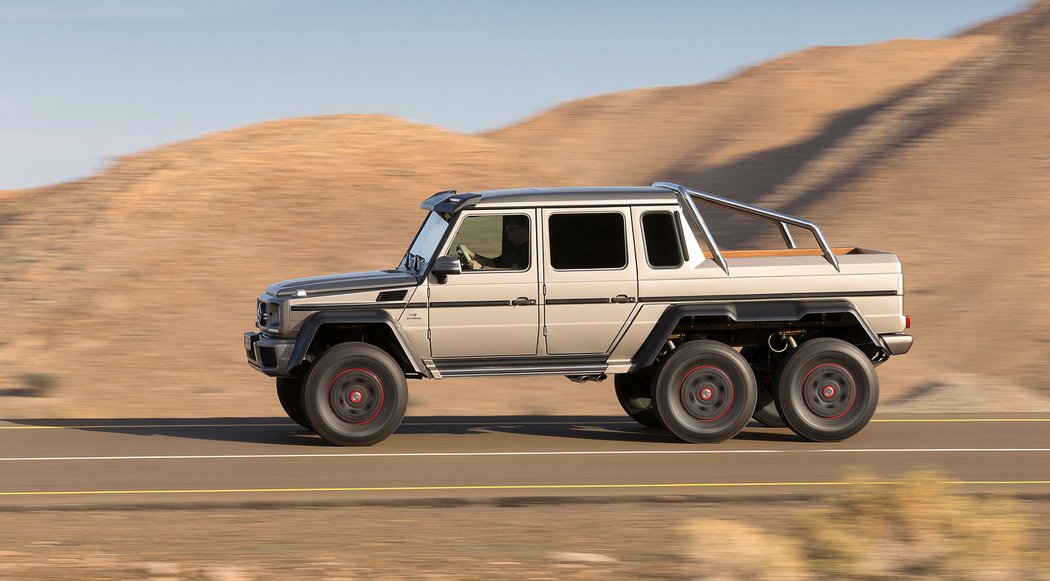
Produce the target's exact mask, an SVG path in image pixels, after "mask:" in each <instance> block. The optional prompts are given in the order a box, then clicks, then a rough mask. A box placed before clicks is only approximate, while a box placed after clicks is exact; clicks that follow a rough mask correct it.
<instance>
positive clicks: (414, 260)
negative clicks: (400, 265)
mask: <svg viewBox="0 0 1050 581" xmlns="http://www.w3.org/2000/svg"><path fill="white" fill-rule="evenodd" d="M405 267H406V268H408V269H409V270H412V271H415V272H419V270H420V269H422V268H423V257H422V256H420V255H418V254H412V253H411V252H409V253H408V258H407V259H406V260H405Z"/></svg>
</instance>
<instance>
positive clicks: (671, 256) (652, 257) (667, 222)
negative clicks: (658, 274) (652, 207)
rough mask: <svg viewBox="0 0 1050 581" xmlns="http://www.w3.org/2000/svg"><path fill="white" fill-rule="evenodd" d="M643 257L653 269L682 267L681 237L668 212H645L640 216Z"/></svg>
mask: <svg viewBox="0 0 1050 581" xmlns="http://www.w3.org/2000/svg"><path fill="white" fill-rule="evenodd" d="M642 234H643V235H644V236H645V257H646V259H647V260H648V261H649V266H651V267H653V268H678V267H679V266H682V263H683V260H682V237H681V236H680V235H679V230H678V221H677V220H675V219H674V216H673V215H672V214H671V213H670V212H647V213H645V214H643V215H642Z"/></svg>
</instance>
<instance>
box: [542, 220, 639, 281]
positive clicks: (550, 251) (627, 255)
mask: <svg viewBox="0 0 1050 581" xmlns="http://www.w3.org/2000/svg"><path fill="white" fill-rule="evenodd" d="M581 210H583V209H582V208H577V209H572V208H566V209H564V210H562V209H560V208H559V209H557V210H550V211H549V213H548V214H547V222H546V223H545V224H544V225H543V227H544V231H545V232H546V235H545V236H544V238H545V240H544V246H546V249H545V252H544V254H545V255H546V256H545V258H546V259H547V266H548V267H549V268H550V269H551V270H552V271H554V272H616V271H619V270H627V268H628V267H630V266H631V248H630V245H629V244H628V241H627V238H628V232H629V230H628V224H630V220H629V216H628V215H627V214H625V213H624V211H623V210H621V209H617V208H608V209H607V208H593V209H591V208H587V209H586V210H584V211H581ZM582 214H618V215H619V216H620V220H622V224H623V256H624V264H623V266H620V267H616V268H555V266H554V260H553V258H554V248H553V244H552V243H551V234H552V233H553V231H552V228H551V223H550V221H551V218H553V217H554V216H562V215H582Z"/></svg>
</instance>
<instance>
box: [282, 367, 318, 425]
mask: <svg viewBox="0 0 1050 581" xmlns="http://www.w3.org/2000/svg"><path fill="white" fill-rule="evenodd" d="M277 399H278V400H279V401H280V402H281V407H282V408H284V413H286V414H288V417H289V418H291V419H292V421H293V422H295V423H297V424H299V425H300V426H302V427H304V428H306V429H307V430H310V431H313V428H312V427H311V426H310V420H309V419H307V418H306V412H304V411H303V382H302V380H301V379H300V378H298V377H278V378H277Z"/></svg>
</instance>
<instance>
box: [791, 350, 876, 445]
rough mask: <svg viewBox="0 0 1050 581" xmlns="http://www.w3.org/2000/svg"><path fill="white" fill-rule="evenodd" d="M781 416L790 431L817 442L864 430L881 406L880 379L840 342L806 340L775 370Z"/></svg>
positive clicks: (859, 355)
mask: <svg viewBox="0 0 1050 581" xmlns="http://www.w3.org/2000/svg"><path fill="white" fill-rule="evenodd" d="M777 392H778V401H779V404H780V412H781V414H782V415H783V418H784V421H786V422H787V424H788V427H790V428H791V430H792V431H793V432H795V433H796V434H798V435H799V436H802V437H803V438H806V439H808V440H813V441H816V442H833V441H837V440H844V439H846V438H848V437H850V436H852V435H854V434H856V433H857V432H859V431H860V430H861V429H863V428H864V426H866V425H867V424H868V421H869V420H871V416H872V415H874V413H875V408H876V407H878V404H879V378H878V375H876V373H875V366H874V365H872V363H871V360H870V359H868V357H867V356H866V355H864V352H863V351H861V350H860V349H858V348H857V347H855V346H854V345H851V344H850V343H847V342H845V341H842V340H839V339H831V338H820V339H813V340H810V341H806V342H805V343H803V344H802V345H800V346H799V347H798V348H797V349H795V350H794V351H793V352H792V353H791V356H790V357H788V358H787V359H786V360H785V361H784V363H783V365H781V366H780V369H779V370H778V371H777Z"/></svg>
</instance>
